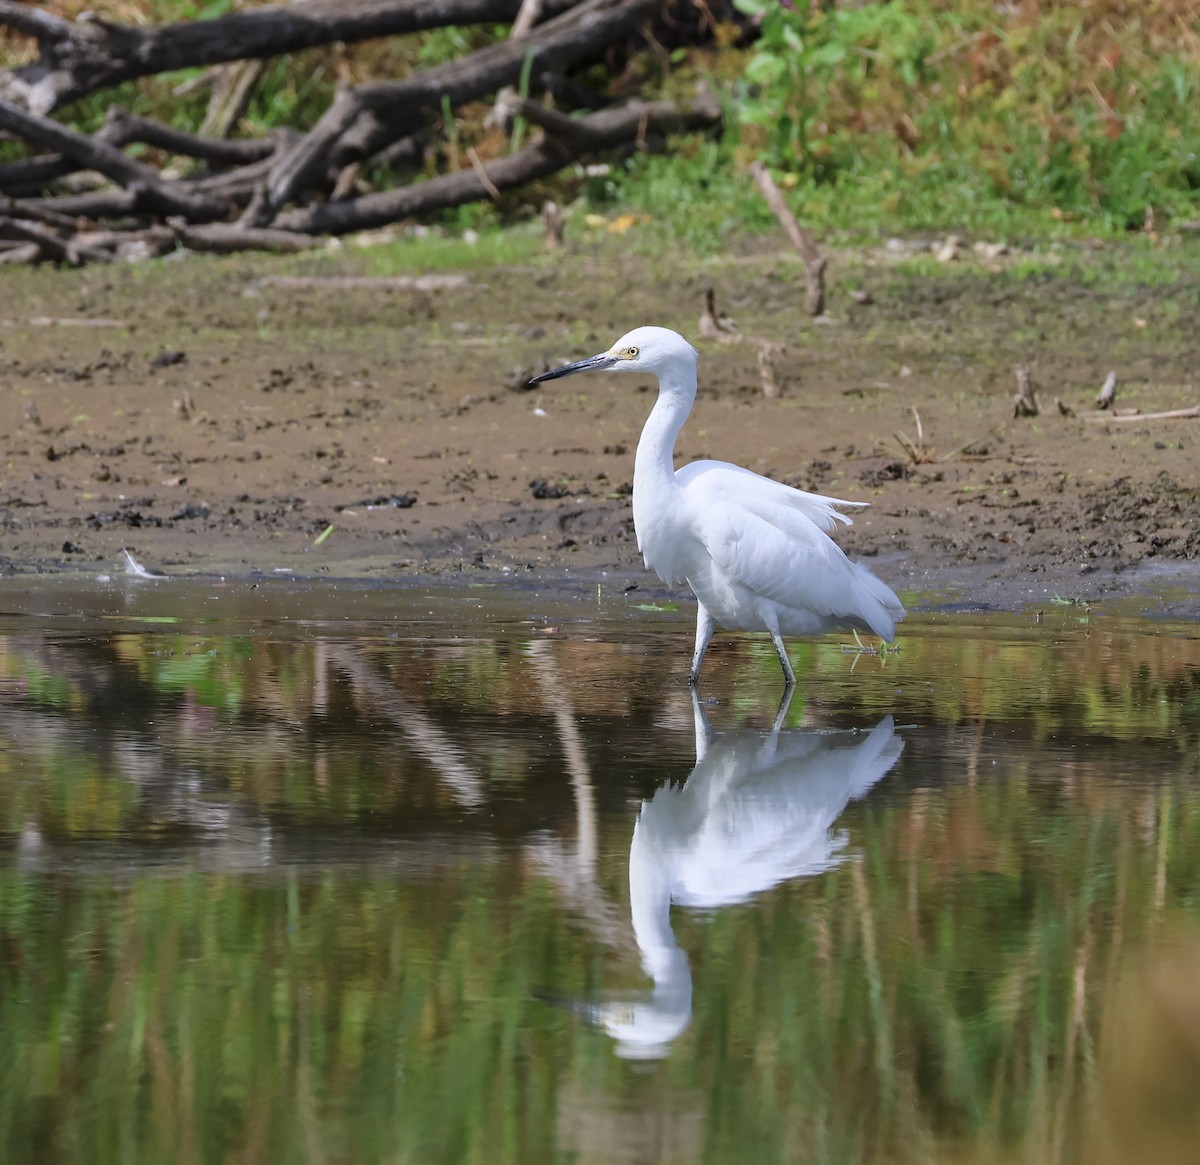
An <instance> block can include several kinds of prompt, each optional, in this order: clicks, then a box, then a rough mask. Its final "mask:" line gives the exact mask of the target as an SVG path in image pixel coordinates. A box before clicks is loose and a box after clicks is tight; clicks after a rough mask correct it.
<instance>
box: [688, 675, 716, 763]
mask: <svg viewBox="0 0 1200 1165" xmlns="http://www.w3.org/2000/svg"><path fill="white" fill-rule="evenodd" d="M691 688H692V724H693V725H694V727H695V730H696V763H697V764H699V763H700V762H701V761H702V760H703V759H704V754H705V753H706V752H708V746H709V745H710V744H711V743H712V729H711V728H710V727H709V725H708V717H707V716H705V714H704V706H703V705H702V704H701V703H700V693H699V692H698V691H696V685H695V684H692V685H691Z"/></svg>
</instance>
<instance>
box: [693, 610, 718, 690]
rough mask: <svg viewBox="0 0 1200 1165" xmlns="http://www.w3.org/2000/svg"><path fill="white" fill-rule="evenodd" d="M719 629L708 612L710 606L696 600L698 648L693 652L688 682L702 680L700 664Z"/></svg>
mask: <svg viewBox="0 0 1200 1165" xmlns="http://www.w3.org/2000/svg"><path fill="white" fill-rule="evenodd" d="M716 629H717V625H716V623H715V622H714V621H713V617H712V616H711V615H710V614H709V613H708V608H707V607H706V606H705V605H704V604H703V603H702V602H700V600H699V599H697V600H696V650H695V651H694V652H692V670H691V671H690V672H688V683H689V684H698V683H699V682H700V665H701V663H703V662H704V653H705V652H706V651H707V650H708V644H709V640H711V639H712V637H713V632H714V631H715V630H716Z"/></svg>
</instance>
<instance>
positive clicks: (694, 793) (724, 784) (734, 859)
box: [589, 689, 904, 1059]
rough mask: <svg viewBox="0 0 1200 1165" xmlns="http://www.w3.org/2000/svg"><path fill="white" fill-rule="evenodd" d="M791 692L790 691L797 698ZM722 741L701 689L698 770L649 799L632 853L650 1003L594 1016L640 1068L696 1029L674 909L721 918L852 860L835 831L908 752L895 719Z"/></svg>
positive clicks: (595, 1011) (746, 734)
mask: <svg viewBox="0 0 1200 1165" xmlns="http://www.w3.org/2000/svg"><path fill="white" fill-rule="evenodd" d="M789 694H790V689H789ZM787 705H788V701H787V698H786V697H785V700H784V703H783V704H782V706H781V707H780V710H779V714H778V715H777V716H776V718H775V723H774V725H773V727H772V728H771V731H770V732H761V731H758V732H756V731H742V732H725V733H716V734H714V733H713V732H712V731H711V729H710V728H709V725H708V721H707V719H706V717H705V715H704V710H703V708H702V707H701V705H700V701H699V699H698V698H697V697H696V695H695V692H694V691H693V695H692V708H693V716H694V719H695V729H696V767H695V768H694V769H692V771H691V773H690V774H689V776H688V778H687V780H686V781H685V782H684V783H683V785H682V786H678V785H676V784H674V783H673V782H668V783H666V784H664V785H663V786H662V787H661V788H660V789H659V790H658V791H657V792H656V793H655V794H654V796H653V797H652V798H650V799H649V800H648V801H643V802H642V806H641V811H640V812H639V813H638V818H637V823H636V824H635V825H634V829H633V840H632V842H631V844H630V847H629V907H630V916H631V919H632V922H633V931H634V936H635V938H636V940H637V945H638V951H639V953H640V954H641V959H642V967H643V969H644V970H645V972H646V974H647V975H649V976H650V978H651V979H652V980H653V981H654V989H653V992H652V993H651V994H649V995H648V996H647V995H642V996H641V997H639V998H637V999H628V998H626V999H623V1000H613V1001H611V1002H606V1003H603V1004H601V1005H599V1006H596V1007H593V1008H591V1009H590V1010H589V1016H590V1018H591V1019H592V1020H593V1022H595V1023H598V1024H600V1025H601V1026H603V1027H604V1028H605V1030H606V1031H607V1032H608V1033H609V1035H611V1036H612V1037H613V1038H614V1039H615V1040H616V1041H617V1048H618V1051H619V1053H620V1054H621V1055H622V1056H624V1057H626V1058H630V1059H643V1058H654V1057H659V1056H662V1055H665V1054H666V1052H667V1050H668V1048H669V1046H670V1044H671V1043H672V1041H673V1040H675V1039H676V1038H677V1037H678V1036H679V1035H680V1034H682V1033H683V1032H684V1031H685V1030H686V1029H687V1028H688V1026H689V1024H690V1023H691V1021H692V973H691V968H690V966H689V964H688V958H687V955H686V953H685V952H684V951H683V950H682V949H681V948H680V946H679V944H678V942H677V941H676V939H675V934H674V931H673V930H672V929H671V906H672V904H674V905H677V906H682V907H685V908H686V907H691V908H693V909H700V910H713V909H716V908H719V907H722V906H729V905H732V904H734V903H738V902H745V901H747V900H748V899H750V898H752V897H753V896H754V895H756V894H760V893H762V892H763V891H765V890H769V889H770V888H771V887H772V886H777V885H778V884H779V883H780V882H784V881H787V880H788V879H790V878H800V877H812V876H814V875H816V874H820V873H823V872H824V871H826V870H830V869H833V868H834V867H835V866H837V865H838V864H839V863H840V862H842V861H843V860H844V859H845V856H846V853H845V851H846V847H847V844H848V840H849V839H848V838H847V836H846V834H845V833H843V832H840V831H838V830H835V828H834V826H835V823H836V821H837V819H838V817H839V816H840V815H841V813H842V811H843V810H844V809H845V808H846V806H847V805H848V804H849V802H851V801H855V800H859V799H860V798H862V797H865V796H866V795H867V793H868V792H869V791H870V790H871V788H872V787H873V786H874V785H875V784H876V783H877V782H878V781H880V780H882V778H883V777H884V775H885V774H886V773H887V772H888V771H889V770H890V769H891V768H892V766H893V765H895V763H896V761H897V760H898V759H899V757H900V753H901V750H902V749H903V748H904V742H903V740H902V739H901V738H900V737H899V736H897V735H896V732H895V727H894V725H893V722H892V718H891V717H890V716H885V717H884V718H883V719H882V720H880V721H879V723H878V724H876V725H875V726H874V727H873V728H872V729H871V730H870V731H844V730H836V729H822V728H790V729H784V728H783V721H784V717H785V716H786V714H787Z"/></svg>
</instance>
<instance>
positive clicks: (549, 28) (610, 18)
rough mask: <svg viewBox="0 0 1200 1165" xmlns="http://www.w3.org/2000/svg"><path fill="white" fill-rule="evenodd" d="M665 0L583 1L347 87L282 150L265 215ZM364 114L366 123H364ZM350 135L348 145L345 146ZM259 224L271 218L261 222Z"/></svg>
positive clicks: (608, 37)
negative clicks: (435, 117) (445, 56)
mask: <svg viewBox="0 0 1200 1165" xmlns="http://www.w3.org/2000/svg"><path fill="white" fill-rule="evenodd" d="M657 3H658V0H582V3H580V4H578V5H577V6H576V7H574V8H571V9H569V10H568V11H566V12H565V13H563V14H562V15H561V16H558V17H556V18H555V19H553V20H549V21H547V22H546V23H545V24H543V25H540V26H538V28H537V29H536V31H535V32H534V33H532V34H531V35H530V36H529V37H528V38H526V39H525V40H521V41H512V40H508V41H504V42H502V43H500V44H495V45H490V46H489V47H487V48H485V49H480V50H479V51H478V52H474V53H469V54H468V55H467V56H465V57H463V58H461V59H459V60H456V61H448V62H446V63H445V64H443V65H438V66H436V67H434V68H432V69H426V70H423V71H421V72H419V73H416V74H414V75H413V76H411V77H407V78H405V79H404V80H402V81H374V82H367V83H364V84H361V85H355V86H351V87H348V88H344V89H342V90H340V91H339V92H338V94H337V95H336V96H335V97H334V99H333V102H332V103H331V104H330V106H329V108H328V109H327V110H326V111H325V113H324V114H323V115H322V117H321V118H320V120H319V121H318V122H317V124H316V125H315V126H313V128H312V129H311V130H310V131H309V132H308V133H307V134H306V135H305V136H304V137H303V138H302V139H301V140H300V141H299V142H298V143H297V144H296V146H295V147H294V148H292V149H291V150H289V151H287V153H286V154H285V155H284V156H283V157H281V158H280V159H279V161H278V163H277V165H276V166H275V168H274V170H273V171H272V174H271V178H270V180H269V181H268V183H267V198H266V202H265V204H264V208H263V214H262V217H263V218H264V220H268V221H269V216H271V215H274V214H278V213H279V211H280V210H281V209H282V208H283V207H284V206H285V205H286V204H287V203H289V202H291V201H293V200H294V199H295V197H296V195H297V194H299V193H300V192H301V191H302V190H306V189H309V188H310V187H313V186H317V187H321V188H327V187H326V185H325V175H328V174H338V173H340V172H341V170H343V169H344V168H345V167H346V166H347V165H348V164H349V163H350V162H352V161H356V160H359V159H361V158H362V157H366V156H369V155H371V154H373V153H375V152H376V151H377V150H379V149H381V148H383V146H384V145H386V144H389V143H390V141H392V140H394V139H395V138H398V137H402V136H404V135H405V134H408V133H412V132H413V131H414V130H416V129H417V128H419V126H420V124H421V121H422V120H423V118H425V117H426V116H427V113H428V111H430V110H436V109H439V108H441V107H442V106H443V105H444V104H445V103H449V105H451V106H452V107H454V106H459V105H462V104H464V103H465V102H467V101H473V100H476V99H477V98H480V97H483V96H485V95H487V94H489V93H495V92H496V91H497V90H498V89H502V88H503V87H504V86H505V85H515V84H516V83H517V82H518V81H519V79H520V75H521V72H522V70H523V69H525V68H530V69H533V70H539V69H545V68H562V67H565V66H566V65H568V64H571V63H573V62H574V61H576V60H578V59H579V58H580V57H582V56H585V55H586V54H587V53H589V52H593V51H595V50H597V49H598V48H601V47H603V46H605V45H607V44H610V43H611V42H612V40H613V39H614V38H615V37H617V36H619V35H620V34H621V33H622V32H625V31H627V30H628V29H630V28H633V27H634V25H635V24H636V23H637V22H638V21H640V20H642V19H644V18H645V17H646V16H648V15H649V13H650V12H651V11H652V10H653V9H654V8H655V6H656V4H657ZM360 119H363V122H364V124H363V125H359V126H357V127H356V122H359V120H360ZM343 141H345V148H339V147H340V146H341V145H342V143H343ZM256 225H260V226H261V225H265V221H264V222H259V223H258V224H256Z"/></svg>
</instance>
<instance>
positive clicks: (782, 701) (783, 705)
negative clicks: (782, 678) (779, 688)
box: [771, 684, 796, 736]
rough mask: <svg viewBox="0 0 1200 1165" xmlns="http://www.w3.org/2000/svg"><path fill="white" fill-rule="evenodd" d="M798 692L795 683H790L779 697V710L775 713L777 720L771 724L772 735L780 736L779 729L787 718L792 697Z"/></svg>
mask: <svg viewBox="0 0 1200 1165" xmlns="http://www.w3.org/2000/svg"><path fill="white" fill-rule="evenodd" d="M795 694H796V687H795V685H794V684H788V685H787V687H785V688H784V689H783V695H782V696H780V697H779V710H778V711H777V712H776V713H775V722H774V723H773V724H772V725H771V735H772V736H778V735H779V730H780V729H781V728H782V727H783V722H784V721H785V720H786V719H787V714H788V708H790V707H791V705H792V697H793V696H794V695H795Z"/></svg>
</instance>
